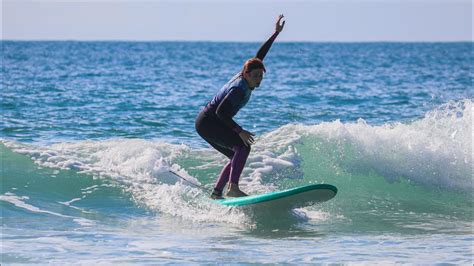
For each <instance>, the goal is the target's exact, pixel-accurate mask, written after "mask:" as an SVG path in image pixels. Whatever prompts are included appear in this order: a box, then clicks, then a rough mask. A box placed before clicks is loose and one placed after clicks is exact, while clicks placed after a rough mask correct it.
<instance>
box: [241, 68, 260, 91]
mask: <svg viewBox="0 0 474 266" xmlns="http://www.w3.org/2000/svg"><path fill="white" fill-rule="evenodd" d="M244 78H245V80H246V81H247V83H248V84H249V87H250V88H258V87H259V86H260V83H261V82H262V79H263V69H254V70H252V71H250V72H246V73H244Z"/></svg>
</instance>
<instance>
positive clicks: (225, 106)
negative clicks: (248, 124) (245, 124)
mask: <svg viewBox="0 0 474 266" xmlns="http://www.w3.org/2000/svg"><path fill="white" fill-rule="evenodd" d="M243 98H244V92H243V91H242V90H239V89H235V88H234V89H232V90H231V91H230V92H229V93H228V94H227V95H226V96H225V98H224V99H223V100H222V102H221V103H220V104H219V106H218V107H217V110H216V115H217V117H218V118H219V119H220V120H221V121H222V122H223V123H224V124H225V125H226V126H228V127H229V128H231V129H232V130H233V131H234V132H235V133H237V134H239V133H240V132H241V131H242V127H240V126H239V124H237V123H236V122H235V121H234V120H233V119H232V117H233V116H234V115H235V114H236V113H237V112H238V111H239V110H238V106H239V103H240V102H241V101H242V99H243Z"/></svg>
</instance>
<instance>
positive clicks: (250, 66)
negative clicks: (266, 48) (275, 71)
mask: <svg viewBox="0 0 474 266" xmlns="http://www.w3.org/2000/svg"><path fill="white" fill-rule="evenodd" d="M254 69H263V72H266V71H267V70H266V69H265V66H264V65H263V62H262V60H260V59H258V58H256V57H254V58H250V59H249V60H247V61H246V62H245V64H244V68H243V69H242V74H243V73H246V72H247V73H248V72H251V71H252V70H254Z"/></svg>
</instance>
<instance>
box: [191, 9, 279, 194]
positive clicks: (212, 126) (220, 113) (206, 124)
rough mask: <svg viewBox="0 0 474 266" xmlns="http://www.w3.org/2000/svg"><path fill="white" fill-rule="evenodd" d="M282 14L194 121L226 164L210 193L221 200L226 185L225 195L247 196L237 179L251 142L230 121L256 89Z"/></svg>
mask: <svg viewBox="0 0 474 266" xmlns="http://www.w3.org/2000/svg"><path fill="white" fill-rule="evenodd" d="M282 19H283V15H279V16H278V20H277V22H276V25H275V33H273V35H272V36H270V38H269V39H268V40H267V41H266V42H265V43H264V44H263V45H262V46H261V47H260V49H259V50H258V52H257V55H256V56H255V57H253V58H250V59H249V60H247V61H246V62H245V63H244V66H243V69H242V70H241V71H240V72H239V73H238V74H237V75H235V76H234V77H233V78H232V79H231V80H230V81H229V82H227V83H226V84H225V85H224V86H223V87H222V88H221V89H220V90H219V91H218V92H217V94H216V95H215V96H214V97H213V98H212V100H211V101H210V102H209V103H208V104H207V105H206V106H205V107H204V109H203V110H202V111H201V112H200V113H199V115H198V116H197V118H196V131H197V132H198V134H199V135H200V136H201V137H202V138H203V139H204V140H205V141H207V142H208V143H209V144H210V145H211V146H212V147H213V148H215V149H216V150H217V151H219V152H220V153H222V154H224V155H225V156H226V157H227V158H229V159H230V161H229V162H228V163H227V164H226V165H225V166H224V168H222V171H221V173H220V175H219V178H218V179H217V182H216V184H215V186H214V190H213V192H212V194H211V198H213V199H222V192H223V190H224V187H225V185H226V184H227V182H229V186H228V189H227V193H226V196H228V197H243V196H247V194H245V193H244V192H243V191H241V190H240V189H239V178H240V174H241V173H242V170H243V168H244V166H245V162H246V161H247V157H248V155H249V153H250V147H251V145H252V144H253V142H254V139H253V136H255V135H254V134H253V133H251V132H249V131H247V130H245V129H243V128H242V127H241V126H239V124H237V123H236V122H235V121H234V120H233V119H232V118H233V117H234V116H235V115H236V114H237V112H238V111H239V110H240V109H241V108H242V107H244V106H245V105H246V104H247V102H248V101H249V99H250V96H251V94H252V91H253V90H254V89H255V88H258V87H259V86H260V83H261V82H262V79H263V74H264V73H265V72H266V70H265V66H264V64H263V59H264V58H265V55H266V54H267V52H268V51H269V50H270V47H271V46H272V44H273V42H274V41H275V39H276V37H277V36H278V34H279V33H280V32H281V31H282V30H283V27H284V26H285V21H283V22H282V21H281V20H282Z"/></svg>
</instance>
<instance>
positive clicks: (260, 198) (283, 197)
mask: <svg viewBox="0 0 474 266" xmlns="http://www.w3.org/2000/svg"><path fill="white" fill-rule="evenodd" d="M336 194H337V188H336V187H335V186H332V185H327V184H318V185H307V186H301V187H295V188H290V189H287V190H282V191H275V192H269V193H265V194H259V195H251V196H246V197H240V198H226V199H221V200H214V202H215V203H218V204H221V205H226V206H247V205H265V206H266V205H278V206H284V207H285V208H301V207H307V206H311V205H314V204H316V203H320V202H324V201H328V200H330V199H332V198H334V196H336Z"/></svg>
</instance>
